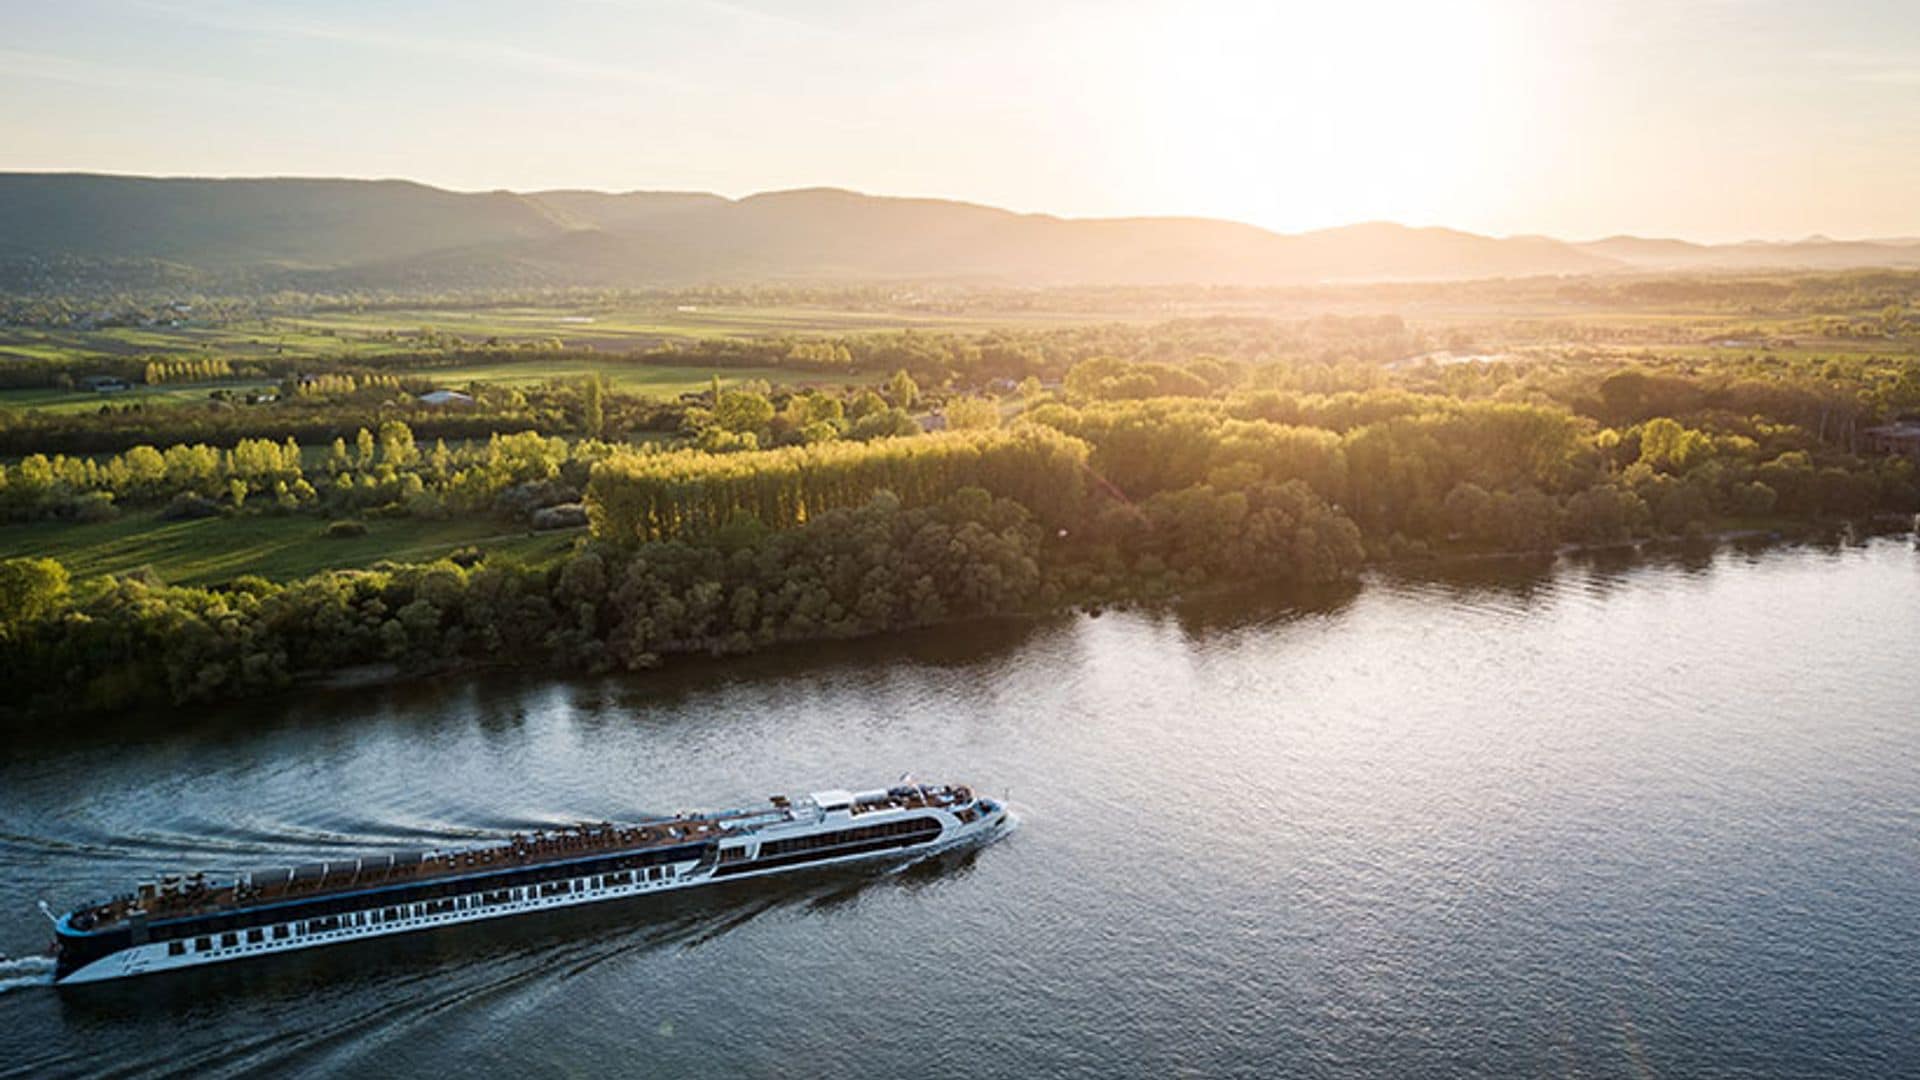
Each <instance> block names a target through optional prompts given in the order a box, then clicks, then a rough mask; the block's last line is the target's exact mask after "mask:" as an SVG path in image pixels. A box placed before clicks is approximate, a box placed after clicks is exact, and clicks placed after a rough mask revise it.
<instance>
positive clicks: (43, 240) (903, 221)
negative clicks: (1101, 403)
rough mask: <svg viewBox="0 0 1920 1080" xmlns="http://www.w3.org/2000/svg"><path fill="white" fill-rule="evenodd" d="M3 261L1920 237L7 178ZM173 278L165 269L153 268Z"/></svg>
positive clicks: (988, 260)
mask: <svg viewBox="0 0 1920 1080" xmlns="http://www.w3.org/2000/svg"><path fill="white" fill-rule="evenodd" d="M0 264H5V265H7V266H9V267H11V272H10V273H9V274H8V275H7V278H6V280H8V281H16V280H18V279H20V277H21V275H22V273H23V271H22V269H21V268H26V270H25V271H24V273H25V274H26V277H27V278H28V279H32V278H33V276H34V274H36V273H37V274H38V275H39V276H40V278H44V279H48V280H47V282H46V284H47V285H48V287H52V285H53V284H55V283H56V282H57V279H59V278H60V277H62V276H63V275H66V276H72V275H73V274H76V273H77V274H80V275H81V276H84V277H86V278H87V279H88V280H93V281H97V280H98V279H100V278H101V277H102V275H105V276H106V277H107V278H111V277H113V275H115V274H124V275H126V276H128V277H129V278H130V279H133V278H140V277H142V276H143V275H144V277H146V278H153V277H156V276H159V277H162V278H165V279H169V280H171V279H176V278H178V277H180V276H182V275H185V276H187V277H190V278H191V277H195V276H197V277H199V278H201V279H204V280H207V281H210V282H220V283H229V284H231V283H235V282H243V283H246V284H248V285H258V286H265V287H295V288H409V289H414V288H417V289H436V288H460V287H481V286H491V285H527V284H541V285H618V286H647V285H675V284H692V283H706V282H717V281H735V282H747V281H813V282H820V281H875V280H888V279H916V280H932V279H940V280H974V281H981V282H992V283H1003V284H1035V285H1042V284H1133V285H1150V284H1247V285H1277V284H1306V283H1315V282H1328V281H1376V280H1439V279H1461V278H1483V277H1521V276H1535V275H1543V274H1592V273H1609V272H1627V271H1635V270H1674V269H1689V270H1691V269H1756V268H1761V267H1783V268H1784V267H1815V268H1823V269H1831V268H1837V267H1847V266H1883V265H1884V266H1893V265H1920V243H1914V242H1911V241H1832V240H1827V239H1825V238H1813V239H1810V240H1808V241H1803V242H1800V243H1796V244H1734V245H1702V244H1691V243H1687V242H1684V241H1678V240H1643V239H1639V238H1635V237H1612V238H1609V239H1606V240H1600V241H1594V242H1591V243H1568V242H1565V241H1561V240H1555V239H1551V238H1548V237H1539V236H1520V237H1490V236H1480V235H1476V234H1473V233H1467V232H1460V231H1457V230H1452V229H1440V228H1409V227H1407V226H1402V225H1395V224H1391V223H1384V222H1377V223H1369V224H1362V225H1353V226H1347V227H1343V228H1336V229H1325V230H1320V231H1317V232H1308V233H1299V234H1290V235H1289V234H1280V233H1274V232H1270V231H1268V230H1265V229H1261V228H1257V227H1255V226H1252V225H1245V224H1240V223H1237V222H1231V221H1220V220H1212V219H1204V218H1177V217H1142V218H1107V219H1074V218H1061V217H1054V216H1051V215H1045V214H1018V213H1014V212H1011V211H1007V210H1001V209H997V208H994V207H989V206H980V205H976V204H972V203H965V202H956V201H951V200H943V199H910V198H892V197H884V196H873V195H862V194H858V193H855V192H850V191H843V190H838V189H830V188H812V189H802V190H795V191H779V192H769V193H765V194H760V195H753V196H749V197H747V198H743V199H727V198H724V197H721V196H718V195H711V194H706V193H701V192H646V191H641V192H627V193H619V194H614V193H605V192H595V191H571V190H570V191H536V192H524V193H523V192H509V191H494V192H484V193H464V192H453V191H445V190H442V189H439V188H434V187H429V186H426V185H424V184H417V183H412V182H408V181H400V180H377V181H369V180H328V179H232V180H223V179H195V178H148V177H127V176H101V175H90V174H62V173H0ZM156 266H158V267H164V268H166V270H167V273H166V274H164V275H156V272H155V270H154V267H156Z"/></svg>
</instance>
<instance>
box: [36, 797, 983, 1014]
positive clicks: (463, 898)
mask: <svg viewBox="0 0 1920 1080" xmlns="http://www.w3.org/2000/svg"><path fill="white" fill-rule="evenodd" d="M977 807H978V809H976V810H975V812H973V813H968V814H965V815H964V816H965V817H966V818H968V819H969V820H962V819H961V816H958V815H956V813H954V812H953V811H950V810H947V809H925V808H923V809H919V810H916V811H913V812H911V813H897V814H889V815H876V816H870V817H867V818H863V819H861V821H860V824H861V825H863V826H864V825H870V824H875V823H877V824H882V825H884V824H886V820H885V819H886V818H887V817H893V818H897V819H901V820H914V821H919V822H922V823H925V821H926V819H928V818H934V819H937V820H938V821H939V822H940V826H941V827H940V829H939V831H938V832H937V833H935V834H933V835H932V836H931V837H930V838H929V839H926V840H924V841H919V842H915V843H912V844H909V845H903V846H895V847H888V848H886V849H884V850H877V851H858V852H854V853H851V854H846V855H838V856H832V855H823V856H822V857H813V856H809V855H803V856H799V858H801V859H803V861H798V862H792V863H791V864H789V865H773V866H767V867H756V866H754V865H753V862H754V861H755V859H756V858H758V856H759V853H760V852H761V851H762V849H763V844H770V843H774V842H775V841H776V840H786V841H787V842H788V843H789V844H792V843H793V841H794V840H795V839H799V840H801V841H804V840H805V839H806V838H807V837H808V836H809V835H810V834H809V831H808V828H807V827H805V826H803V827H798V828H796V827H792V826H786V827H782V828H778V829H775V830H771V831H770V832H769V833H768V834H767V835H766V836H765V837H764V839H763V838H762V837H761V836H759V835H755V836H753V837H751V839H750V840H749V842H747V843H735V844H731V845H723V846H717V847H716V849H715V850H716V851H729V852H733V853H738V855H739V858H738V862H737V865H730V864H729V862H721V861H717V860H716V859H698V858H695V859H687V860H683V861H679V862H670V863H663V864H660V865H657V866H652V867H648V868H646V869H644V870H633V871H629V872H624V873H594V874H582V875H580V876H575V877H554V878H552V879H550V880H545V881H541V882H540V883H538V884H529V885H524V886H517V887H507V888H489V887H488V886H487V884H486V881H485V879H484V878H482V879H477V880H476V881H475V888H474V890H473V891H472V892H468V893H464V894H458V895H453V896H448V897H444V898H441V899H436V900H423V901H413V902H403V903H398V904H392V903H389V902H383V901H381V900H379V899H377V898H370V902H369V904H368V906H366V907H365V908H363V909H361V910H357V911H350V912H347V913H345V914H342V915H339V916H334V917H331V918H328V919H326V920H324V922H325V923H327V924H330V925H329V926H327V927H326V928H319V929H311V928H309V925H308V924H309V922H310V921H311V922H321V921H322V920H310V921H309V920H295V921H292V922H289V923H274V922H270V921H262V922H261V923H260V924H259V925H257V926H253V927H249V928H247V929H245V930H241V931H237V932H229V933H225V934H218V935H207V936H204V937H200V938H198V939H197V940H196V939H179V938H176V939H173V940H165V941H149V942H147V943H145V944H139V945H130V946H128V947H125V948H121V949H119V950H118V951H115V952H112V953H110V954H108V955H106V956H103V957H100V958H99V959H97V960H93V961H92V962H90V963H87V964H85V965H84V966H80V967H78V968H75V969H74V970H72V971H70V972H67V973H65V974H63V975H61V976H60V977H59V978H58V979H57V980H56V981H57V983H58V985H61V986H69V985H76V984H83V983H95V982H102V981H106V980H110V979H123V978H129V977H132V976H135V975H149V974H157V973H160V972H167V971H183V970H188V969H198V968H205V967H208V966H211V965H214V964H223V963H229V962H232V961H235V960H247V959H252V958H255V957H262V956H272V955H276V954H280V953H287V952H295V951H298V950H302V949H315V948H324V947H326V946H329V945H338V944H343V943H346V942H350V941H361V940H365V939H369V938H380V937H388V936H392V935H396V934H409V933H417V932H419V931H422V930H431V929H435V928H437V927H442V926H453V925H458V924H462V923H473V922H482V921H486V920H489V919H502V918H509V917H512V916H518V915H527V914H531V913H534V912H539V911H546V910H551V909H557V908H570V907H579V906H582V905H586V904H597V903H603V902H606V901H610V900H620V899H627V898H631V897H638V896H648V895H652V894H654V893H664V892H672V891H678V890H683V889H692V888H697V887H700V886H703V885H711V884H717V883H723V882H726V881H732V880H739V879H745V878H756V877H767V876H771V875H774V874H783V873H790V872H793V871H798V870H808V869H813V868H817V867H822V866H838V865H845V864H849V863H856V862H869V861H884V860H890V859H891V860H902V859H910V858H918V857H922V856H925V855H927V854H931V853H933V852H936V851H940V850H943V849H947V848H951V847H955V846H958V845H961V844H965V843H967V842H970V841H973V840H977V839H979V838H982V837H984V836H985V835H987V834H988V833H990V832H992V831H993V830H995V829H997V828H999V827H1000V826H1001V825H1003V824H1004V823H1005V820H1006V808H1005V807H1004V806H1001V805H998V804H994V803H992V802H990V801H987V800H981V801H980V802H979V803H978V804H977ZM850 821H851V819H850V818H849V817H848V816H847V815H846V813H845V812H844V811H842V812H841V813H838V814H831V813H822V814H821V815H820V818H819V819H818V820H817V821H815V822H813V823H812V824H811V831H812V833H816V834H818V833H830V832H831V831H832V830H833V829H835V828H845V827H846V826H847V825H848V824H849V822H850ZM785 858H787V859H793V858H795V856H786V857H785ZM623 878H624V879H625V880H620V879H623Z"/></svg>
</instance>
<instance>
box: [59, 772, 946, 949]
mask: <svg viewBox="0 0 1920 1080" xmlns="http://www.w3.org/2000/svg"><path fill="white" fill-rule="evenodd" d="M972 799H973V795H972V792H970V791H969V790H968V789H967V788H965V787H957V786H938V787H936V786H929V785H921V784H912V785H908V784H902V785H898V786H895V787H891V788H886V789H883V790H878V791H868V792H859V793H850V792H844V791H836V792H819V793H816V794H814V795H811V796H805V797H801V798H799V799H789V798H787V797H785V796H780V795H776V796H773V797H772V799H771V800H769V805H767V806H761V807H756V808H753V809H746V810H727V811H721V812H717V813H708V814H682V815H679V816H676V817H673V818H664V819H656V820H652V821H647V822H644V823H639V824H632V825H615V824H613V823H611V822H600V823H597V824H582V825H576V826H572V827H569V828H564V829H558V830H543V831H540V832H535V833H530V834H520V833H515V834H513V835H512V836H510V837H509V838H507V840H506V841H505V842H503V843H496V844H491V845H478V846H474V847H466V848H459V849H454V850H447V851H417V850H416V851H400V852H394V853H389V854H382V855H368V856H362V857H359V858H354V859H344V860H329V861H327V862H324V863H321V862H316V863H307V864H304V865H301V866H294V867H283V868H278V869H272V870H259V871H254V872H252V873H246V874H241V875H240V876H239V877H237V878H235V879H233V880H227V881H218V882H215V881H209V879H208V878H207V875H205V874H204V873H197V874H190V875H169V876H167V877H164V878H162V879H160V880H159V881H158V882H146V883H143V884H141V885H140V887H139V889H138V890H137V891H136V892H135V893H132V894H128V895H124V896H118V897H115V898H113V899H112V900H108V901H106V902H104V903H101V904H95V905H91V906H88V907H84V908H81V909H79V910H77V911H75V912H74V913H73V914H72V915H70V916H69V917H68V922H69V925H71V926H72V928H73V929H74V930H77V931H80V932H82V933H89V932H93V931H97V930H103V929H107V928H110V927H112V926H114V925H116V924H120V923H123V922H126V921H127V920H129V919H130V918H134V917H138V916H142V915H144V916H145V917H146V918H147V919H150V920H163V919H175V918H182V917H186V916H192V915H201V914H206V913H209V912H215V911H224V910H234V909H242V908H248V907H253V906H257V905H262V904H270V903H279V902H283V901H289V900H296V899H307V898H314V897H322V896H328V895H331V894H336V893H347V892H354V891H357V890H363V889H374V888H382V887H387V886H394V885H406V884H413V883H417V882H427V881H433V880H436V879H444V878H451V877H460V876H468V875H476V874H485V873H487V872H489V871H491V870H504V869H507V868H515V869H518V868H524V867H530V866H538V865H541V864H546V863H558V862H566V861H569V860H573V859H579V858H584V857H589V856H593V855H602V854H609V853H623V852H629V851H632V852H645V851H651V850H654V849H659V848H666V847H675V846H680V845H687V844H700V843H711V844H714V845H716V846H717V844H718V841H720V840H721V839H723V838H724V837H726V836H729V835H736V834H739V833H741V832H747V831H753V830H757V829H760V828H764V827H768V826H772V825H778V824H782V823H785V822H794V823H806V822H810V821H816V820H821V819H824V818H825V817H826V816H827V815H828V814H830V813H832V812H834V811H845V812H847V813H849V814H850V815H854V816H860V815H868V814H875V813H880V812H885V811H895V810H915V809H927V808H938V809H948V810H952V809H956V808H958V807H961V806H963V805H965V804H967V803H969V802H971V801H972ZM966 816H967V817H969V818H970V817H971V815H966Z"/></svg>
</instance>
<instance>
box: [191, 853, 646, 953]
mask: <svg viewBox="0 0 1920 1080" xmlns="http://www.w3.org/2000/svg"><path fill="white" fill-rule="evenodd" d="M669 876H670V875H669V873H668V871H667V868H666V867H664V866H650V867H646V868H644V869H639V870H622V871H619V872H617V873H612V874H600V875H596V876H594V877H591V878H581V879H575V880H569V881H550V882H547V883H545V884H542V885H534V886H528V887H526V888H520V889H494V890H490V891H488V892H483V893H472V894H469V895H466V896H457V897H453V898H451V899H447V900H432V901H427V902H425V903H418V904H400V905H397V906H395V907H389V908H380V909H378V910H374V911H357V912H353V913H351V914H347V915H341V916H336V917H328V918H322V919H307V920H305V921H303V922H293V923H280V924H277V925H275V926H274V927H272V933H273V940H275V941H285V940H287V939H289V938H296V937H305V936H306V935H309V934H326V933H332V932H334V931H337V930H349V929H353V928H355V927H362V926H379V925H381V924H383V923H391V922H401V921H404V920H407V919H421V918H428V917H431V916H435V915H450V914H453V913H455V912H460V911H473V910H476V909H479V908H486V907H497V906H499V905H501V904H511V903H515V902H517V901H521V900H532V899H535V898H545V897H552V896H564V895H566V894H568V893H571V892H574V891H575V890H576V889H577V890H578V891H580V892H589V891H592V890H595V889H608V888H615V887H618V886H622V885H631V884H633V883H634V882H635V881H636V880H639V881H665V880H666V879H667V878H668V877H669ZM267 932H268V928H267V927H264V926H256V927H254V928H252V929H250V930H248V931H247V932H246V941H247V944H249V945H263V944H265V943H266V940H267ZM240 936H241V935H240V934H239V933H238V932H234V931H229V932H227V933H224V934H221V935H219V945H218V946H216V945H215V944H214V937H213V935H211V934H208V935H203V936H201V937H197V938H194V939H193V951H194V952H211V951H213V950H214V949H215V948H216V947H217V948H221V949H233V948H238V947H239V945H240ZM186 952H187V942H186V941H185V940H175V941H171V942H168V943H167V955H168V956H184V955H185V954H186Z"/></svg>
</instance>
